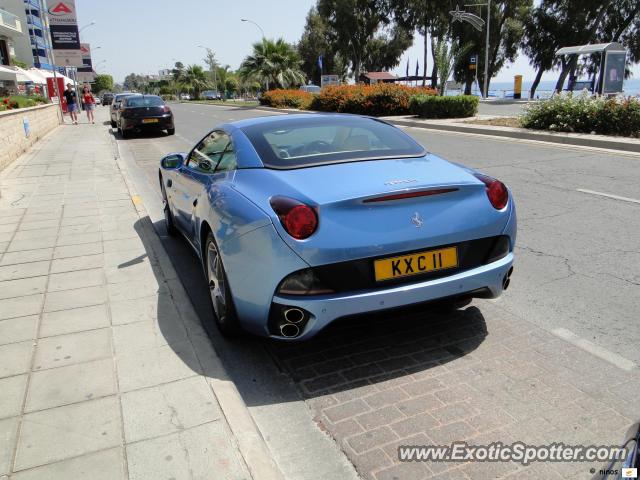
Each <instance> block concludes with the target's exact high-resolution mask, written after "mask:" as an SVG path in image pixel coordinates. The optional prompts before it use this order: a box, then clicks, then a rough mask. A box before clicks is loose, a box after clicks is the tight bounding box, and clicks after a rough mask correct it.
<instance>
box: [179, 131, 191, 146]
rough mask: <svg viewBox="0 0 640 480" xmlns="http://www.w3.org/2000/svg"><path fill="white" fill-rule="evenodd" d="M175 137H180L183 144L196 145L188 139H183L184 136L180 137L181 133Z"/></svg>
mask: <svg viewBox="0 0 640 480" xmlns="http://www.w3.org/2000/svg"><path fill="white" fill-rule="evenodd" d="M175 135H176V137H178V138H179V139H180V140H182V141H183V142H185V143H187V144H189V145H191V144H193V143H194V142H192V141H191V140H189V139H188V138H186V137H183V136H182V135H180V134H179V133H176V134H175Z"/></svg>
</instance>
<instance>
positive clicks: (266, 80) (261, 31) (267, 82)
mask: <svg viewBox="0 0 640 480" xmlns="http://www.w3.org/2000/svg"><path fill="white" fill-rule="evenodd" d="M240 21H241V22H249V23H253V24H254V25H255V26H256V27H258V28H259V29H260V33H262V43H264V39H265V35H264V30H263V29H262V27H261V26H260V25H259V24H258V23H257V22H254V21H253V20H250V19H248V18H241V19H240ZM265 83H266V86H267V90H269V77H267V78H266V79H265Z"/></svg>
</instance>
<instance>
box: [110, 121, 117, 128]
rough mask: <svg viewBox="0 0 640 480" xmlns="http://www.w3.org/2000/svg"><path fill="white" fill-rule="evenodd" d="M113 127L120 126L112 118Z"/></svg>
mask: <svg viewBox="0 0 640 480" xmlns="http://www.w3.org/2000/svg"><path fill="white" fill-rule="evenodd" d="M111 128H118V124H117V123H116V122H114V121H113V120H111Z"/></svg>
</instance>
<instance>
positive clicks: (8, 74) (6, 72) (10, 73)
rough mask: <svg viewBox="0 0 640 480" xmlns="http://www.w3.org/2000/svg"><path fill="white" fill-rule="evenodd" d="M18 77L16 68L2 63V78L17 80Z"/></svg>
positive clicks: (0, 77)
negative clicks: (4, 65)
mask: <svg viewBox="0 0 640 480" xmlns="http://www.w3.org/2000/svg"><path fill="white" fill-rule="evenodd" d="M16 77H17V75H16V72H15V70H13V69H11V68H8V67H3V66H2V65H0V80H5V81H9V82H17V80H16Z"/></svg>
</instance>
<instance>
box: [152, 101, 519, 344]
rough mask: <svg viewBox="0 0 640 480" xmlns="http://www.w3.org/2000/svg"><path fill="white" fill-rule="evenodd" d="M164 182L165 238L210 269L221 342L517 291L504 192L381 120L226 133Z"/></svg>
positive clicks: (318, 121)
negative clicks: (183, 242)
mask: <svg viewBox="0 0 640 480" xmlns="http://www.w3.org/2000/svg"><path fill="white" fill-rule="evenodd" d="M159 176H160V185H161V189H162V195H163V198H164V201H165V220H166V226H167V231H168V232H169V233H171V234H174V233H177V232H180V233H182V235H184V237H186V239H187V240H188V241H189V243H190V244H191V245H192V246H193V248H194V249H195V251H196V252H197V254H198V255H199V257H200V258H201V259H202V264H203V268H204V273H205V277H206V279H207V281H208V285H209V289H210V291H211V301H212V304H213V309H214V312H215V316H216V321H217V323H218V326H219V328H220V330H221V331H222V333H223V334H227V335H230V334H235V333H238V332H241V331H248V332H251V333H254V334H257V335H262V336H269V337H272V338H278V339H288V340H302V339H309V338H311V337H313V336H314V335H315V334H317V333H318V332H319V331H320V330H322V329H323V328H324V327H326V326H327V325H329V324H330V323H331V322H333V321H334V320H336V319H338V318H340V317H346V316H352V315H355V314H362V313H366V312H373V311H381V310H387V309H394V308H397V307H403V306H407V305H412V304H417V303H421V302H430V301H434V300H438V301H439V303H441V304H442V303H444V304H446V305H450V306H452V307H455V306H456V305H460V304H461V302H464V301H467V302H468V299H470V298H473V297H482V298H492V297H497V296H498V295H500V294H501V293H502V291H503V290H504V289H506V288H507V286H508V285H509V277H510V275H511V272H512V271H513V268H512V262H513V248H514V244H515V239H516V210H515V205H514V202H513V197H512V196H511V194H510V192H509V190H508V189H507V187H506V186H505V185H504V184H503V183H502V182H500V181H499V180H496V179H494V178H491V177H489V176H487V175H484V174H482V173H479V172H477V171H475V170H472V169H469V168H465V167H463V166H460V165H455V164H452V163H449V162H447V161H445V160H442V159H440V158H438V157H436V156H434V155H432V154H430V153H428V152H427V151H426V150H425V149H424V148H423V147H422V146H421V145H420V144H418V143H417V142H416V141H415V140H413V139H412V138H411V137H410V136H408V135H407V134H405V133H404V132H403V131H402V130H400V129H398V128H396V127H394V126H392V125H389V124H388V123H385V122H383V121H381V120H378V119H375V118H367V117H360V116H355V115H333V114H326V115H323V114H317V115H314V114H300V115H283V116H277V117H276V116H271V117H261V118H253V119H250V120H242V121H237V122H233V123H229V124H225V125H222V126H220V127H219V128H216V129H214V130H213V131H211V132H210V133H209V134H207V135H206V136H205V137H204V138H203V139H202V140H201V141H200V142H199V143H198V144H197V145H196V146H195V147H194V148H193V150H191V151H190V152H189V153H176V154H171V155H168V156H166V157H165V158H163V159H162V161H161V167H160V169H159Z"/></svg>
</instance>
